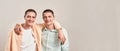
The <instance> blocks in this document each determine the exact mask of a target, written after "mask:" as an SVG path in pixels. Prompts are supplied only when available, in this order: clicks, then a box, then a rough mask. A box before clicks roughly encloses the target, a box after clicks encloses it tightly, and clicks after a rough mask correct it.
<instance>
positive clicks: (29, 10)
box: [24, 9, 37, 17]
mask: <svg viewBox="0 0 120 51" xmlns="http://www.w3.org/2000/svg"><path fill="white" fill-rule="evenodd" d="M27 12H34V13H35V15H37V12H36V11H35V10H34V9H27V10H26V11H25V15H24V17H25V16H26V14H27Z"/></svg>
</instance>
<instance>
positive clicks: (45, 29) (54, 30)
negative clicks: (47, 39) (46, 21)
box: [43, 27, 57, 32]
mask: <svg viewBox="0 0 120 51" xmlns="http://www.w3.org/2000/svg"><path fill="white" fill-rule="evenodd" d="M43 31H52V32H57V30H56V29H53V30H49V29H47V28H46V27H45V28H44V29H43Z"/></svg>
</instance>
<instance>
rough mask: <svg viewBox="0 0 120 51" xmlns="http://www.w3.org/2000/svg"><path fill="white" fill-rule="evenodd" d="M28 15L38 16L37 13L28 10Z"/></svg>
mask: <svg viewBox="0 0 120 51" xmlns="http://www.w3.org/2000/svg"><path fill="white" fill-rule="evenodd" d="M26 15H33V16H36V14H35V13H34V12H27V13H26Z"/></svg>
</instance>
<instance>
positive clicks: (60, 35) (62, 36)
mask: <svg viewBox="0 0 120 51" xmlns="http://www.w3.org/2000/svg"><path fill="white" fill-rule="evenodd" d="M58 40H59V41H60V42H61V43H62V45H63V44H64V43H65V40H66V39H65V36H64V34H63V32H62V30H58Z"/></svg>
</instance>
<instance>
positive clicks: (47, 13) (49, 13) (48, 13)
mask: <svg viewBox="0 0 120 51" xmlns="http://www.w3.org/2000/svg"><path fill="white" fill-rule="evenodd" d="M43 15H53V14H52V12H45V13H43Z"/></svg>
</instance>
